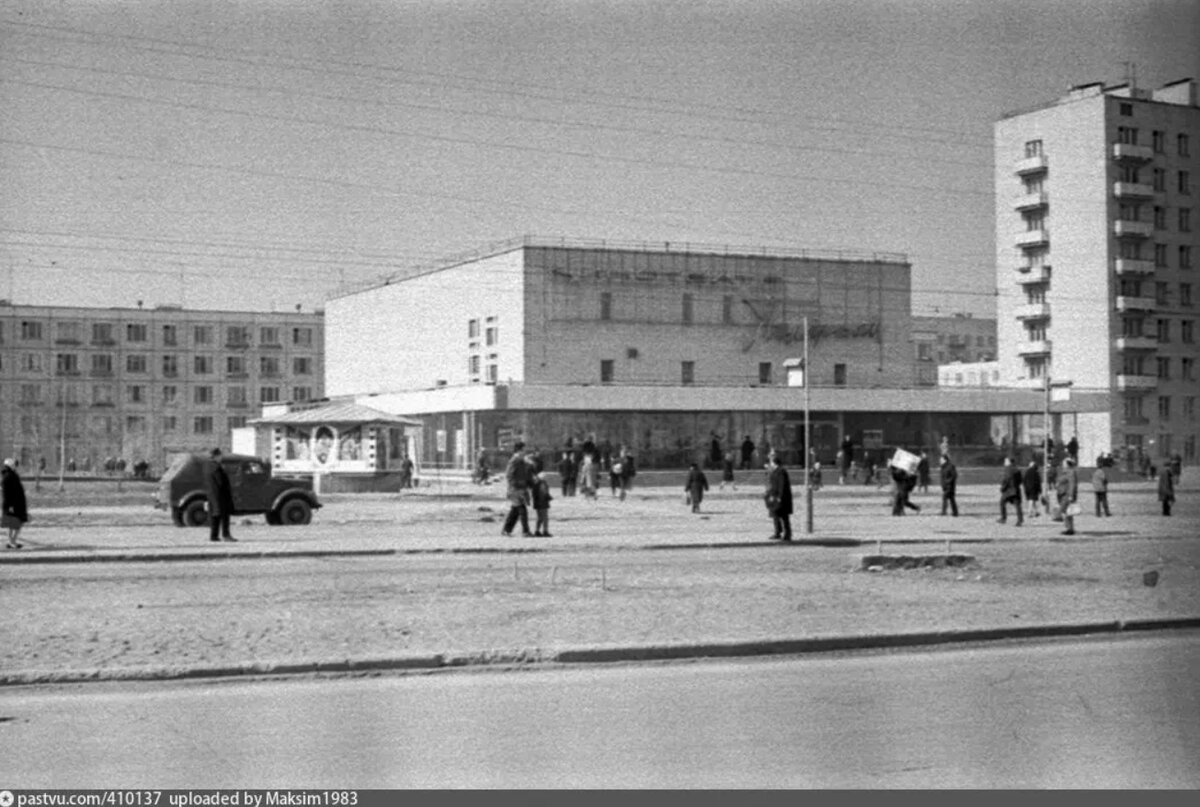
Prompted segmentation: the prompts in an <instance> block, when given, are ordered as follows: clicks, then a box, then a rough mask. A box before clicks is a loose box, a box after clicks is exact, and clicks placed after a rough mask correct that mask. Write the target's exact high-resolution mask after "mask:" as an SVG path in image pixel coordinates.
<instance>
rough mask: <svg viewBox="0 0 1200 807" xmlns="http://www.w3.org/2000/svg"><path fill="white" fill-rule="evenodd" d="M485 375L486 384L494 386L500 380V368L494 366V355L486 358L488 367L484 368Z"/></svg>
mask: <svg viewBox="0 0 1200 807" xmlns="http://www.w3.org/2000/svg"><path fill="white" fill-rule="evenodd" d="M484 372H485V374H486V383H488V384H495V383H496V382H497V381H499V380H500V368H499V366H498V365H497V364H496V356H495V354H493V355H491V356H488V365H487V367H486V368H484Z"/></svg>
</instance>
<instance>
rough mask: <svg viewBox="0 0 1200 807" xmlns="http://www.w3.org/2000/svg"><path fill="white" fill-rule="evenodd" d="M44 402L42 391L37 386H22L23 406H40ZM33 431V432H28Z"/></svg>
mask: <svg viewBox="0 0 1200 807" xmlns="http://www.w3.org/2000/svg"><path fill="white" fill-rule="evenodd" d="M41 402H42V390H41V388H40V387H39V386H38V385H37V384H22V385H21V403H23V404H26V405H28V404H40V403H41ZM26 431H31V430H26Z"/></svg>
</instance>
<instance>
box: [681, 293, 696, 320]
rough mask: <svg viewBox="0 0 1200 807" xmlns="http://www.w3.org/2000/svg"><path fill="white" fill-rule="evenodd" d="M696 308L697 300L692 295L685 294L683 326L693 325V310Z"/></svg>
mask: <svg viewBox="0 0 1200 807" xmlns="http://www.w3.org/2000/svg"><path fill="white" fill-rule="evenodd" d="M694 306H695V298H694V297H693V296H692V295H691V294H690V293H687V292H685V293H684V295H683V324H684V325H691V324H692V314H693V313H694V310H693V309H694Z"/></svg>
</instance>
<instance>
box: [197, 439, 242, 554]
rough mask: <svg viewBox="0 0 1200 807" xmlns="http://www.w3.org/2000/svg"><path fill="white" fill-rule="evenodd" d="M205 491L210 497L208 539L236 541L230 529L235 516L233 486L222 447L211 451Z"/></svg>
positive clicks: (207, 466)
mask: <svg viewBox="0 0 1200 807" xmlns="http://www.w3.org/2000/svg"><path fill="white" fill-rule="evenodd" d="M204 493H205V495H206V496H207V497H208V540H210V541H236V540H237V539H236V538H234V537H233V535H232V534H231V533H230V531H229V522H230V519H231V518H232V517H233V487H232V486H231V485H230V484H229V474H227V473H225V468H224V467H223V466H222V465H221V449H219V448H214V449H213V450H212V451H211V452H209V457H208V463H207V465H206V467H205V469H204Z"/></svg>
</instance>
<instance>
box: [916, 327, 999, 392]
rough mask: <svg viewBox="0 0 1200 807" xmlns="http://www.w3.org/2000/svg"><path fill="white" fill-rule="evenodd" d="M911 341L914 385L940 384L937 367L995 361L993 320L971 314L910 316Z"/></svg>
mask: <svg viewBox="0 0 1200 807" xmlns="http://www.w3.org/2000/svg"><path fill="white" fill-rule="evenodd" d="M912 340H913V351H914V356H915V359H916V368H917V369H916V373H915V376H916V383H917V385H918V386H925V387H932V386H935V385H937V384H939V383H940V381H941V377H940V376H939V373H938V365H943V364H953V363H955V362H962V363H967V364H969V363H974V362H989V361H993V360H995V358H996V320H995V319H994V318H992V317H975V316H972V315H970V314H955V315H953V316H949V317H913V318H912Z"/></svg>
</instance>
